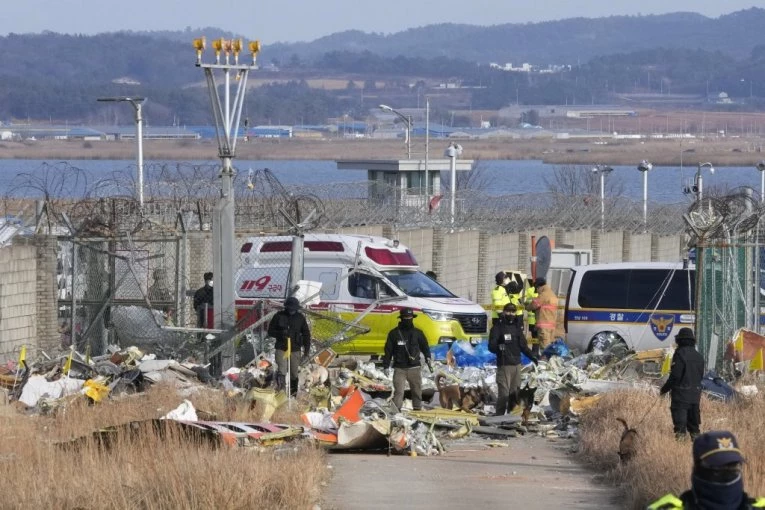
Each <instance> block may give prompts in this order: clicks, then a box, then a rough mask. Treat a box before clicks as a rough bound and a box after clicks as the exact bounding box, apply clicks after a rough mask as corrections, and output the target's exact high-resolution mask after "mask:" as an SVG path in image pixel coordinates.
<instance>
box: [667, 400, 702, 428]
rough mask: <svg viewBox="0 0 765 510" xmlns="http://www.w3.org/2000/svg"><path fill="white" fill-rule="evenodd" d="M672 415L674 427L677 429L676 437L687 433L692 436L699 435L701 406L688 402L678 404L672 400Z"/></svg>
mask: <svg viewBox="0 0 765 510" xmlns="http://www.w3.org/2000/svg"><path fill="white" fill-rule="evenodd" d="M669 410H670V412H671V413H672V425H673V426H674V428H675V435H685V433H686V432H688V433H690V434H691V435H692V436H695V435H697V434H698V433H699V432H700V430H699V427H701V411H700V410H699V404H698V403H697V404H690V403H688V402H678V401H676V400H672V403H671V404H670V406H669Z"/></svg>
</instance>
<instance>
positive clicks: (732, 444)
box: [647, 430, 765, 510]
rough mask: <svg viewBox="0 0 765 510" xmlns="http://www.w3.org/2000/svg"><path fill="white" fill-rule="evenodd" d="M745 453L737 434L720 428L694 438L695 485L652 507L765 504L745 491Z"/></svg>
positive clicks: (734, 508) (744, 509) (738, 508)
mask: <svg viewBox="0 0 765 510" xmlns="http://www.w3.org/2000/svg"><path fill="white" fill-rule="evenodd" d="M743 463H744V456H743V454H742V453H741V450H740V449H739V447H738V441H736V436H734V435H733V434H732V433H731V432H728V431H724V430H718V431H713V432H706V433H704V434H701V435H700V436H698V437H697V438H696V439H695V440H694V441H693V473H692V475H691V489H690V490H688V491H685V492H684V493H682V494H681V495H680V497H677V496H675V495H674V494H667V495H666V496H664V497H662V498H660V499H657V500H656V501H654V502H653V503H651V504H650V505H648V507H647V509H648V510H666V509H684V510H707V509H709V510H717V509H720V510H723V509H726V510H728V509H730V510H748V509H751V508H765V498H753V497H750V496H749V495H748V494H747V493H746V492H744V480H743V477H742V476H741V466H742V464H743Z"/></svg>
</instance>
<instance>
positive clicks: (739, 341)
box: [733, 330, 744, 352]
mask: <svg viewBox="0 0 765 510" xmlns="http://www.w3.org/2000/svg"><path fill="white" fill-rule="evenodd" d="M733 350H734V351H736V352H744V332H743V331H741V330H739V332H738V335H736V341H735V342H734V343H733Z"/></svg>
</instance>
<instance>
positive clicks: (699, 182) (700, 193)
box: [696, 162, 715, 202]
mask: <svg viewBox="0 0 765 510" xmlns="http://www.w3.org/2000/svg"><path fill="white" fill-rule="evenodd" d="M704 167H708V168H709V173H710V174H714V173H715V169H714V167H713V166H712V163H709V162H706V163H699V168H698V170H696V197H697V198H696V200H698V201H699V202H701V199H702V198H704V177H703V176H702V175H701V169H702V168H704Z"/></svg>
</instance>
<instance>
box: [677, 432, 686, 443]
mask: <svg viewBox="0 0 765 510" xmlns="http://www.w3.org/2000/svg"><path fill="white" fill-rule="evenodd" d="M685 439H686V435H685V432H675V441H678V442H682V441H685Z"/></svg>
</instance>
